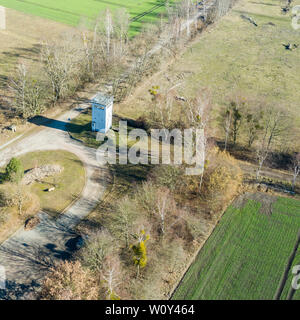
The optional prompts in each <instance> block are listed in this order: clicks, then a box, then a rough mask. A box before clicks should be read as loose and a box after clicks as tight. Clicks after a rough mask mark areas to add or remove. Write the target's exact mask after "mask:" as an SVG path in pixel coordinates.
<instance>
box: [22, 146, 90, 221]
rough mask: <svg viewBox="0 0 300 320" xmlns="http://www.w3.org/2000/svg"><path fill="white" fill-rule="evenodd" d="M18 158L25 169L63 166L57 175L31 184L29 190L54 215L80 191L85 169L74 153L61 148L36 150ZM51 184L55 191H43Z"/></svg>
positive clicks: (45, 209)
mask: <svg viewBox="0 0 300 320" xmlns="http://www.w3.org/2000/svg"><path fill="white" fill-rule="evenodd" d="M20 160H21V162H22V164H23V166H24V170H25V171H26V170H28V169H32V168H34V167H35V166H42V165H46V164H58V165H60V166H61V167H62V168H63V171H62V173H60V174H59V175H56V176H53V177H48V178H44V179H43V182H36V183H34V184H32V186H31V191H32V193H34V194H36V195H37V196H38V197H39V199H40V206H41V209H42V210H44V211H47V212H49V213H53V214H54V215H57V214H60V213H61V211H63V210H64V209H65V208H66V207H67V206H68V205H69V204H70V203H71V202H72V201H73V200H74V199H76V198H77V197H78V196H79V195H80V193H81V192H82V189H83V187H84V185H85V170H84V167H83V164H82V162H81V161H80V160H79V158H78V157H77V156H76V155H74V154H72V153H70V152H67V151H61V150H58V151H55V152H53V151H42V152H40V151H38V152H31V153H28V154H26V155H24V156H22V157H20ZM53 185H56V189H55V191H53V192H45V189H48V188H50V187H52V186H53Z"/></svg>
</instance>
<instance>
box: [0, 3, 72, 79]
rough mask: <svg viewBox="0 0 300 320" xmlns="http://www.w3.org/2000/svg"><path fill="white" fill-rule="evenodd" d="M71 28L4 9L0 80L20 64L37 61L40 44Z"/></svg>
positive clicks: (0, 37) (0, 43)
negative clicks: (4, 28)
mask: <svg viewBox="0 0 300 320" xmlns="http://www.w3.org/2000/svg"><path fill="white" fill-rule="evenodd" d="M70 29H71V27H69V26H66V25H64V24H61V23H58V22H54V21H48V20H45V19H42V18H39V17H36V16H32V15H27V14H24V13H21V12H18V11H15V10H12V9H6V30H4V31H0V39H1V41H0V70H1V72H0V79H1V78H2V79H3V77H5V76H7V75H9V74H10V73H11V72H12V70H13V69H14V67H15V65H16V64H17V63H20V62H24V61H25V62H27V63H28V62H29V63H31V62H33V61H34V62H36V61H38V55H37V54H38V52H39V47H40V44H41V43H42V42H43V41H49V40H54V39H56V38H58V37H59V36H60V35H61V34H62V33H64V32H66V31H68V30H70Z"/></svg>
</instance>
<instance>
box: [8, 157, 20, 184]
mask: <svg viewBox="0 0 300 320" xmlns="http://www.w3.org/2000/svg"><path fill="white" fill-rule="evenodd" d="M23 176H24V168H23V166H22V163H21V161H20V160H19V159H17V158H12V159H11V160H10V161H9V163H8V165H7V166H6V168H5V180H7V181H10V182H20V181H21V180H22V178H23Z"/></svg>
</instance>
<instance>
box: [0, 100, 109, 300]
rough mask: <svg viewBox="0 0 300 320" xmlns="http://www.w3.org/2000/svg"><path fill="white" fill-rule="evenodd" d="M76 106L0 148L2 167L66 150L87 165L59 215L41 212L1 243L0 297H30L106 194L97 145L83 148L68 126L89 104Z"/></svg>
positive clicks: (68, 250)
mask: <svg viewBox="0 0 300 320" xmlns="http://www.w3.org/2000/svg"><path fill="white" fill-rule="evenodd" d="M80 107H81V109H79V108H74V109H73V110H71V111H69V112H67V113H66V114H64V115H62V116H61V117H60V118H58V119H56V120H53V121H51V122H49V123H47V127H48V128H47V129H44V130H42V131H40V132H38V133H36V134H33V135H31V136H28V137H26V138H23V139H22V140H20V141H17V142H14V143H12V144H11V145H8V146H6V148H4V149H2V150H1V149H0V167H2V166H4V165H5V164H6V163H7V162H8V161H9V160H10V159H11V158H12V157H17V156H20V155H22V154H25V153H28V152H32V151H37V150H53V151H55V150H67V151H69V152H72V153H74V154H76V155H77V156H78V158H80V159H81V161H82V162H83V164H84V166H85V170H86V184H85V187H84V189H83V192H82V195H81V197H80V198H79V199H78V201H76V202H75V203H74V204H73V205H71V206H70V207H69V208H68V209H67V210H66V211H65V212H64V213H63V214H62V215H61V216H60V217H59V218H58V219H56V220H54V219H53V218H51V217H49V216H48V215H47V214H45V213H43V212H40V213H39V217H40V220H41V222H40V224H38V225H37V226H36V227H35V228H34V229H32V230H30V231H25V230H24V228H21V229H20V230H19V231H17V232H16V233H15V234H14V235H13V236H12V237H10V238H9V239H8V240H6V241H5V242H4V243H3V244H2V245H1V246H0V266H4V267H5V269H6V290H0V299H1V298H2V299H30V298H33V297H34V295H33V292H34V290H35V289H36V288H38V287H39V285H40V283H41V280H42V279H43V277H44V276H45V273H46V272H47V270H48V269H49V266H51V264H52V263H53V262H54V261H56V260H57V259H63V258H67V257H68V256H69V255H70V252H71V251H72V246H73V248H74V245H72V243H74V239H75V238H76V237H77V235H76V234H75V233H74V232H73V231H72V230H73V228H74V227H75V226H76V225H77V224H78V223H79V221H80V220H81V219H82V218H84V217H85V216H86V215H88V214H89V213H90V212H91V211H92V210H93V209H94V208H95V207H96V206H97V204H98V202H99V200H100V199H101V197H102V195H103V193H104V190H105V181H106V179H105V176H106V174H107V169H106V168H105V167H100V166H99V165H98V163H97V161H96V149H92V148H88V147H85V146H84V145H83V144H82V143H80V142H78V141H76V140H74V139H72V138H71V137H70V135H69V134H68V132H67V131H66V124H67V123H68V121H69V119H72V118H75V117H76V116H78V115H79V113H80V112H81V111H82V109H85V108H87V107H88V105H82V106H80ZM72 239H73V242H72Z"/></svg>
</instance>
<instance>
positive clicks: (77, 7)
mask: <svg viewBox="0 0 300 320" xmlns="http://www.w3.org/2000/svg"><path fill="white" fill-rule="evenodd" d="M162 2H164V1H160V0H154V1H153V0H140V1H136V0H126V1H122V0H110V1H104V0H103V1H102V0H98V1H93V0H85V1H81V0H64V1H58V0H47V1H45V0H32V1H18V0H0V5H2V6H5V7H7V8H11V9H15V10H18V11H21V12H24V13H26V14H32V15H36V16H39V17H42V18H46V19H49V20H54V21H58V22H62V23H65V24H68V25H71V26H77V25H78V24H79V23H80V22H81V21H82V20H87V21H92V20H93V19H95V18H96V17H97V15H98V14H99V12H101V11H103V10H105V9H106V8H110V9H111V10H112V11H114V10H116V9H118V8H125V9H126V10H127V11H128V12H129V14H130V17H131V18H133V17H136V16H138V15H140V14H141V13H144V12H147V11H149V10H151V9H154V7H155V6H156V5H158V4H160V3H162ZM162 10H163V9H162V8H158V9H156V10H154V11H152V12H150V13H149V14H146V15H145V16H143V17H142V18H141V19H139V20H138V21H135V22H133V23H132V25H131V33H132V34H134V33H136V32H138V31H139V30H140V28H141V25H142V23H151V22H153V21H155V20H156V19H157V14H158V13H159V12H162Z"/></svg>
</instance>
